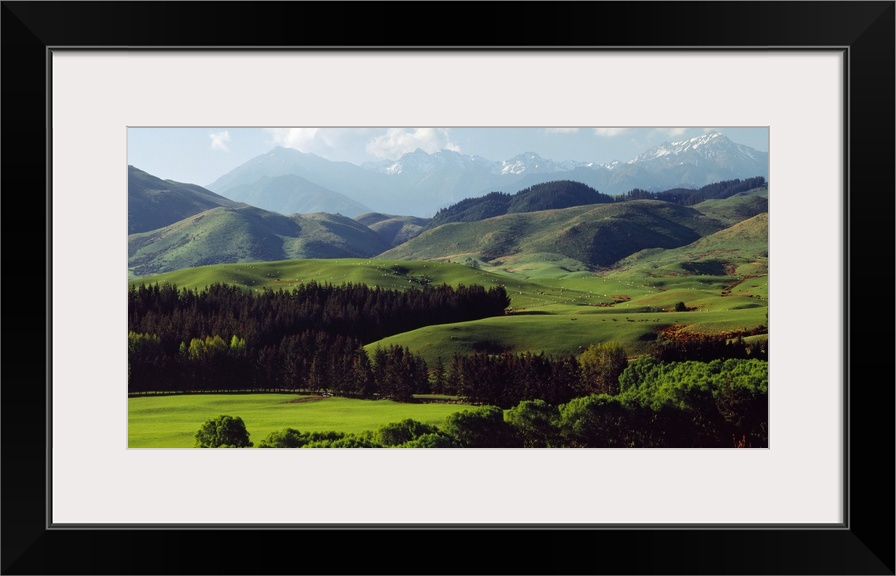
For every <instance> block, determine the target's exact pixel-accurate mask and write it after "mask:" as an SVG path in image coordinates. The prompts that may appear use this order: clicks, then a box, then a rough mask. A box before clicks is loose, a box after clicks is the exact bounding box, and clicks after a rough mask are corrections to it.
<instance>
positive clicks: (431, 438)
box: [396, 432, 461, 448]
mask: <svg viewBox="0 0 896 576" xmlns="http://www.w3.org/2000/svg"><path fill="white" fill-rule="evenodd" d="M460 447H461V446H460V445H459V444H458V443H457V442H455V441H454V439H452V438H451V436H448V435H447V434H443V433H441V432H433V433H431V434H423V435H422V436H418V437H417V438H415V439H413V440H411V441H409V442H405V443H404V444H399V445H398V446H396V448H460Z"/></svg>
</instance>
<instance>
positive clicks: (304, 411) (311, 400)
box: [128, 394, 469, 448]
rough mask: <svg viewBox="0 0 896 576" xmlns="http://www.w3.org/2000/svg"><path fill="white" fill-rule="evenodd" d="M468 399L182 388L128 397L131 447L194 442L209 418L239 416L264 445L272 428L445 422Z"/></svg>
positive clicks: (188, 445) (356, 428)
mask: <svg viewBox="0 0 896 576" xmlns="http://www.w3.org/2000/svg"><path fill="white" fill-rule="evenodd" d="M468 407H469V406H467V405H463V404H436V403H431V404H401V403H397V402H392V401H391V400H355V399H350V398H337V397H327V398H323V397H319V396H300V395H297V394H177V395H168V396H161V395H160V396H138V397H133V398H128V447H129V448H192V447H193V444H194V441H195V440H194V435H195V434H196V431H197V430H199V427H200V426H201V425H202V423H203V422H205V421H206V420H208V419H209V418H214V417H216V416H220V415H228V416H239V417H240V418H242V419H243V422H245V424H246V429H247V430H248V431H249V439H250V440H251V441H252V442H253V443H254V445H255V446H258V443H259V442H261V440H263V439H265V438H266V437H267V436H268V434H270V433H271V432H275V431H279V430H282V429H284V428H295V429H297V430H299V431H301V432H326V431H331V430H333V431H337V432H346V433H351V432H363V431H365V430H376V429H377V428H379V427H380V426H382V425H383V424H388V423H390V422H399V421H401V420H404V419H407V418H412V419H414V420H417V421H419V422H423V423H426V424H432V425H437V426H438V425H441V424H442V423H443V422H444V420H445V418H446V417H447V416H448V415H449V414H453V413H454V412H459V411H461V410H464V409H466V408H468Z"/></svg>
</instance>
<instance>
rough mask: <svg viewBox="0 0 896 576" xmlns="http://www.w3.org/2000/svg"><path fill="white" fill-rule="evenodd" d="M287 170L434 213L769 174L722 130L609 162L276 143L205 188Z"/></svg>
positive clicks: (395, 208)
mask: <svg viewBox="0 0 896 576" xmlns="http://www.w3.org/2000/svg"><path fill="white" fill-rule="evenodd" d="M286 175H294V176H299V177H301V178H303V179H305V180H306V181H308V182H310V183H313V184H315V185H317V186H319V187H321V188H323V189H326V190H328V191H332V193H334V194H339V195H341V196H340V198H341V197H346V198H348V199H349V200H351V201H353V202H356V203H359V204H362V205H364V206H368V207H369V208H370V211H375V212H381V213H387V214H413V215H415V216H420V217H430V216H433V215H435V213H436V212H437V211H438V210H439V209H441V208H445V207H447V206H451V205H452V204H456V203H457V202H459V201H461V200H463V199H465V198H470V197H476V196H483V195H485V194H487V193H488V192H494V191H499V192H505V193H515V192H518V191H520V190H523V189H525V188H529V187H531V186H533V185H535V184H541V183H544V182H549V181H555V180H574V181H577V182H581V183H583V184H586V185H588V186H590V187H592V188H594V189H596V190H598V191H600V192H602V193H604V194H611V195H616V194H621V193H624V192H627V191H629V190H631V189H633V188H640V189H644V190H653V191H658V190H668V189H670V188H675V187H690V188H695V187H700V186H703V185H705V184H709V183H711V182H717V181H721V180H730V179H735V178H741V179H743V178H751V177H754V176H763V177H765V178H768V153H765V152H759V151H757V150H754V149H752V148H749V147H747V146H743V145H741V144H736V143H734V142H732V141H731V140H729V139H728V138H727V137H726V136H724V135H723V134H720V133H711V134H705V135H702V136H699V137H696V138H690V139H687V140H682V141H678V142H671V143H665V144H663V145H661V146H657V147H655V148H652V149H651V150H647V151H645V152H644V153H642V154H640V155H638V156H636V157H635V158H632V159H631V160H629V161H628V162H620V161H616V162H612V163H610V164H605V165H598V164H594V163H590V162H573V161H555V160H549V159H545V158H541V157H540V156H538V155H537V154H535V153H533V152H524V153H522V154H519V155H517V156H514V157H513V158H510V159H508V160H499V161H493V160H489V159H485V158H482V157H480V156H470V155H463V154H460V153H458V152H455V151H451V150H439V151H437V152H433V153H431V154H430V153H427V152H425V151H423V150H419V149H418V150H415V151H414V152H409V153H407V154H404V155H403V156H402V157H401V158H399V159H397V160H386V161H381V162H370V163H366V164H364V165H362V166H357V165H354V164H350V163H347V162H331V161H329V160H326V159H324V158H321V157H320V156H316V155H314V154H307V153H303V152H299V151H297V150H293V149H289V148H275V149H273V150H271V151H270V152H267V153H266V154H262V155H261V156H257V157H256V158H253V159H252V160H250V161H248V162H246V163H245V164H243V165H242V166H239V167H237V168H236V169H234V170H232V171H231V172H229V173H227V174H225V175H223V176H221V177H220V178H218V180H216V181H215V182H213V183H211V184H209V186H208V188H209V189H210V190H212V191H214V192H217V193H219V194H222V195H224V196H227V197H231V198H236V196H235V195H234V194H236V193H240V194H244V193H245V191H246V190H249V189H252V188H253V187H255V186H256V185H257V184H258V183H259V182H262V181H264V180H265V179H274V178H277V177H281V176H286ZM235 191H236V192H235ZM334 197H335V196H334ZM282 199H283V198H281V200H282ZM341 212H342V213H350V211H349V210H347V209H346V210H345V211H341Z"/></svg>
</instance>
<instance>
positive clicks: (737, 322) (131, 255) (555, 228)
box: [127, 127, 769, 448]
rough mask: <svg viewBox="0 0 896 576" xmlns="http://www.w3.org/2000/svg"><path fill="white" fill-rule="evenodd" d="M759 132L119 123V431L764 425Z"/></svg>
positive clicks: (292, 443) (607, 441)
mask: <svg viewBox="0 0 896 576" xmlns="http://www.w3.org/2000/svg"><path fill="white" fill-rule="evenodd" d="M732 138H734V139H737V140H739V141H735V140H732ZM744 140H746V141H748V142H749V143H750V144H752V145H753V146H756V147H758V149H757V148H755V147H752V146H749V145H747V144H744V143H743V142H744ZM768 141H769V131H768V128H767V127H762V128H744V127H734V128H705V127H704V128H679V127H676V128H640V127H637V128H625V127H611V128H607V127H562V128H556V127H496V128H491V127H473V128H471V127H451V128H442V127H414V128H407V127H402V128H394V127H392V128H377V127H365V128H352V127H337V128H328V127H322V128H321V127H301V128H245V127H244V128H233V127H213V128H154V127H129V128H128V210H127V213H128V285H129V290H128V413H129V419H128V446H129V447H130V448H140V447H155V448H191V447H195V446H199V447H262V448H301V447H307V448H312V447H316V448H325V447H332V448H337V447H342V448H768V447H769V434H768V342H769V340H768V337H769V334H768V323H769V316H768V310H769V306H768V292H769V282H768V280H769V274H768V271H769V263H768V262H769V260H768V258H769V240H768V236H769V224H768V223H769V213H768V206H769V183H768V172H769V170H768V167H769V154H768ZM645 147H647V148H646V149H644V148H645ZM511 154H512V155H511ZM618 155H627V157H628V158H629V159H628V160H626V161H620V160H618V159H617V158H618V157H619V156H618ZM554 157H557V158H561V160H559V161H558V160H554V159H552V158H554ZM245 158H248V159H247V160H245V161H243V160H244V159H245ZM494 158H505V159H503V160H494ZM595 160H602V162H598V161H595ZM234 164H236V167H235V168H232V169H231V168H230V167H231V166H233V165H234ZM140 167H145V168H147V169H148V170H149V172H147V171H144V170H142V169H141V168H140ZM150 172H151V173H150ZM160 176H161V177H160ZM163 178H164V179H163ZM196 182H209V183H208V184H206V185H205V186H204V187H203V186H199V185H197V184H196ZM336 190H339V191H336ZM601 191H603V192H601ZM253 439H254V440H253Z"/></svg>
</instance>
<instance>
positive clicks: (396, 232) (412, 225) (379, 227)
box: [355, 212, 429, 246]
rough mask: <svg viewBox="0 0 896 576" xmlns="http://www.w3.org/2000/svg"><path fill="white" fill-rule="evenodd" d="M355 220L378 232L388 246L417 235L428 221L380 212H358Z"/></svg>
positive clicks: (402, 242)
mask: <svg viewBox="0 0 896 576" xmlns="http://www.w3.org/2000/svg"><path fill="white" fill-rule="evenodd" d="M355 221H357V222H359V223H361V224H363V225H364V226H367V227H368V228H370V229H371V230H373V231H374V232H376V233H377V234H379V235H380V236H381V237H382V238H383V240H385V241H386V242H388V243H389V245H390V246H398V245H399V244H404V243H405V242H407V241H408V240H410V239H411V238H414V237H416V236H418V235H419V234H420V232H422V231H423V229H424V227H425V226H426V225H427V224H428V223H429V219H427V218H418V217H416V216H394V215H392V214H380V213H379V212H368V213H366V214H360V215H358V216H355Z"/></svg>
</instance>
